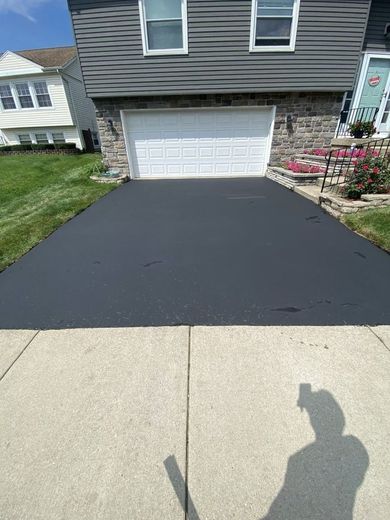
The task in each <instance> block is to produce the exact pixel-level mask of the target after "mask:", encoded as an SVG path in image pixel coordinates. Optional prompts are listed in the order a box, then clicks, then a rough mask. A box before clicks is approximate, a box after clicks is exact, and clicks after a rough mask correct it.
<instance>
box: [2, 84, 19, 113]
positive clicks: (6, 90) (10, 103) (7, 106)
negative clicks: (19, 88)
mask: <svg viewBox="0 0 390 520" xmlns="http://www.w3.org/2000/svg"><path fill="white" fill-rule="evenodd" d="M0 99H1V104H2V105H3V109H4V110H14V109H15V108H16V103H15V100H14V97H13V95H12V90H11V87H10V86H9V85H0Z"/></svg>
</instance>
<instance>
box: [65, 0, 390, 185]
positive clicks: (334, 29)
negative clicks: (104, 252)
mask: <svg viewBox="0 0 390 520" xmlns="http://www.w3.org/2000/svg"><path fill="white" fill-rule="evenodd" d="M68 3H69V8H70V11H71V16H72V20H73V26H74V31H75V36H76V42H77V46H78V54H79V58H80V62H81V67H82V71H83V77H84V81H85V85H86V91H87V95H88V96H90V97H91V98H92V99H93V101H94V103H95V106H96V108H97V115H98V125H99V130H100V134H101V139H102V150H103V153H104V156H105V158H106V160H107V161H108V162H109V163H110V165H111V166H116V167H118V168H120V169H121V170H122V171H123V172H129V173H130V176H131V177H132V178H154V177H157V178H158V177H163V178H164V177H165V178H166V177H183V178H184V177H205V176H229V175H231V176H236V175H238V176H240V175H264V174H265V171H266V168H267V164H268V163H269V162H272V163H279V162H281V161H282V160H285V159H288V158H289V157H291V156H292V155H294V153H295V152H299V151H302V150H303V149H304V148H313V147H322V146H329V144H330V141H331V139H332V138H333V137H334V135H335V130H336V126H337V123H338V119H339V114H340V109H341V107H342V103H343V100H346V98H345V93H346V92H347V91H351V90H352V89H353V86H354V84H355V81H356V71H357V69H358V67H359V64H360V61H361V53H362V48H363V47H362V46H363V42H364V41H365V50H373V49H376V51H379V50H380V59H382V62H381V64H382V65H383V66H384V67H387V64H389V63H390V62H389V61H388V55H387V56H386V55H385V53H386V52H387V51H388V43H387V40H386V41H385V35H384V31H385V25H386V23H388V22H389V23H390V19H389V7H388V3H389V1H388V0H372V6H371V0H327V1H326V2H325V1H319V0H104V1H103V0H68ZM370 8H371V15H370ZM367 22H369V23H368V30H367V36H366V40H365V34H366V27H367ZM382 53H383V54H382ZM367 59H368V58H367ZM370 63H371V62H370ZM361 70H362V73H361V74H362V75H363V77H364V75H365V74H366V72H365V69H364V65H363V66H362V68H361ZM371 72H372V71H370V73H371ZM374 72H375V71H374ZM375 73H376V72H375ZM381 77H382V76H381ZM384 84H385V79H384V77H383V79H381V85H382V86H383V85H384ZM378 96H379V94H378ZM349 99H350V98H349ZM359 99H360V98H359V89H358V88H357V89H356V94H355V100H356V101H354V103H357V104H359V103H360V100H359ZM378 99H379V98H378ZM372 102H373V96H372V97H371V99H370V103H372ZM377 102H379V101H378V100H377ZM383 103H384V99H383V100H382V101H381V104H382V105H383ZM382 105H381V106H382Z"/></svg>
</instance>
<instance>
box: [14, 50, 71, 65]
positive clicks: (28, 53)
mask: <svg viewBox="0 0 390 520" xmlns="http://www.w3.org/2000/svg"><path fill="white" fill-rule="evenodd" d="M15 54H18V55H19V56H22V57H23V58H26V59H28V60H30V61H33V62H34V63H36V64H37V65H40V66H41V67H63V66H64V65H65V64H66V63H68V61H70V60H71V59H72V58H74V57H75V56H76V47H53V48H50V49H31V50H25V51H15Z"/></svg>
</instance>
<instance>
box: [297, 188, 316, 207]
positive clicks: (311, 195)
mask: <svg viewBox="0 0 390 520" xmlns="http://www.w3.org/2000/svg"><path fill="white" fill-rule="evenodd" d="M294 191H295V193H298V195H302V197H305V198H306V199H308V200H311V201H312V202H314V204H319V203H320V193H321V188H320V186H317V185H315V184H312V185H310V186H295V187H294Z"/></svg>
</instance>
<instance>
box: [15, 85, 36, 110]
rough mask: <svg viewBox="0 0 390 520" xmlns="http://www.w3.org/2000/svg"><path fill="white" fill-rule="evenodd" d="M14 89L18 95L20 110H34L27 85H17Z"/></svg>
mask: <svg viewBox="0 0 390 520" xmlns="http://www.w3.org/2000/svg"><path fill="white" fill-rule="evenodd" d="M15 87H16V92H17V93H18V98H19V103H20V108H34V103H33V100H32V97H31V93H30V89H29V86H28V83H17V84H16V85H15Z"/></svg>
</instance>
